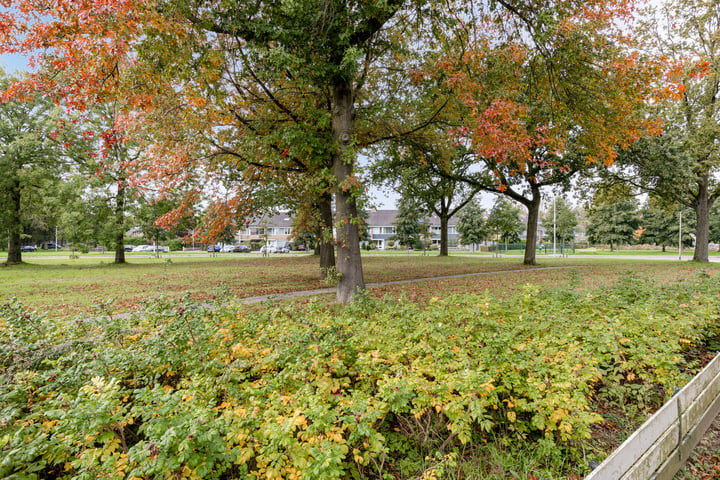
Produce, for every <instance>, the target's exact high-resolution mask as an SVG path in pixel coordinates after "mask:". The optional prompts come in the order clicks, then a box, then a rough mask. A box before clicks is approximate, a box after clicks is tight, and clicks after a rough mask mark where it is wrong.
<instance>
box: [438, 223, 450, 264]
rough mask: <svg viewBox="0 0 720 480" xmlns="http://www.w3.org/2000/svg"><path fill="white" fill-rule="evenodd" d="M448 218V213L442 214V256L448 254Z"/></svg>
mask: <svg viewBox="0 0 720 480" xmlns="http://www.w3.org/2000/svg"><path fill="white" fill-rule="evenodd" d="M448 220H449V218H448V217H447V216H446V215H441V216H440V256H441V257H447V256H448Z"/></svg>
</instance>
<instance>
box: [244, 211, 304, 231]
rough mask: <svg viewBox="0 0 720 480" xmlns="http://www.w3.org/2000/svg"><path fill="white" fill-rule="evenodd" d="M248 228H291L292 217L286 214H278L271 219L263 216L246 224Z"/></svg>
mask: <svg viewBox="0 0 720 480" xmlns="http://www.w3.org/2000/svg"><path fill="white" fill-rule="evenodd" d="M247 226H248V227H260V226H263V227H280V228H282V227H288V228H290V227H292V226H293V221H292V216H291V215H290V213H288V212H283V213H279V214H277V215H273V216H271V217H269V216H267V215H265V216H263V217H260V218H254V219H252V220H251V221H250V223H248V224H247Z"/></svg>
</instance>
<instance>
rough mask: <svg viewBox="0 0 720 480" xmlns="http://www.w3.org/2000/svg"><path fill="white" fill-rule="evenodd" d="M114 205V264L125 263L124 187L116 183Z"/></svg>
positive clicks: (122, 184)
mask: <svg viewBox="0 0 720 480" xmlns="http://www.w3.org/2000/svg"><path fill="white" fill-rule="evenodd" d="M116 202H117V203H116V204H115V228H116V229H117V231H116V232H115V263H116V264H122V263H125V187H124V183H123V182H122V181H120V182H118V192H117V200H116Z"/></svg>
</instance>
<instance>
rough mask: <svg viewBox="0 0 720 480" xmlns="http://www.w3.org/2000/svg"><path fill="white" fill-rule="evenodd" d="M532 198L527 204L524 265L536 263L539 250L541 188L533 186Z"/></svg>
mask: <svg viewBox="0 0 720 480" xmlns="http://www.w3.org/2000/svg"><path fill="white" fill-rule="evenodd" d="M531 191H532V198H531V199H530V202H529V203H528V204H527V205H526V207H527V210H528V219H527V238H526V240H527V241H526V242H525V258H524V259H523V264H524V265H535V255H536V251H537V226H538V219H539V218H540V199H541V197H540V188H539V187H536V186H532V187H531Z"/></svg>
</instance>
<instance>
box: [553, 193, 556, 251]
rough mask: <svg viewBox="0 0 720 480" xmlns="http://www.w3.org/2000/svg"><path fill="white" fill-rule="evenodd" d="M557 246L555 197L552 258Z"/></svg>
mask: <svg viewBox="0 0 720 480" xmlns="http://www.w3.org/2000/svg"><path fill="white" fill-rule="evenodd" d="M556 244H557V212H556V211H555V197H554V196H553V257H554V256H556V253H555V246H556Z"/></svg>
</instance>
